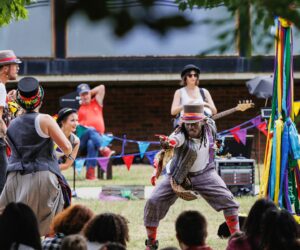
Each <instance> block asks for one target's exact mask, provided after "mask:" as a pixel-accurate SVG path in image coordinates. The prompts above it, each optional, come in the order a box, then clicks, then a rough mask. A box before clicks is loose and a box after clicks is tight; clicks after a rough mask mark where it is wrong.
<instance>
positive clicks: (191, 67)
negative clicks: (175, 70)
mask: <svg viewBox="0 0 300 250" xmlns="http://www.w3.org/2000/svg"><path fill="white" fill-rule="evenodd" d="M192 70H195V71H196V72H197V73H198V74H200V69H199V68H198V67H197V66H196V65H194V64H188V65H185V66H184V67H183V69H182V71H181V78H183V77H184V75H185V74H186V73H187V72H190V71H192Z"/></svg>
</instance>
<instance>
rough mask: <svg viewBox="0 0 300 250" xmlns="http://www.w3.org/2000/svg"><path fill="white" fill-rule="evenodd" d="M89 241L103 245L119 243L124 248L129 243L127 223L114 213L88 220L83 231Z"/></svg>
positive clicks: (123, 218)
mask: <svg viewBox="0 0 300 250" xmlns="http://www.w3.org/2000/svg"><path fill="white" fill-rule="evenodd" d="M83 233H84V236H85V237H86V238H87V239H88V240H89V241H96V242H99V243H105V242H107V241H111V242H119V243H121V244H122V245H124V246H126V242H128V241H129V229H128V221H127V219H126V218H125V217H123V216H122V215H119V214H114V213H103V214H99V215H97V216H95V217H94V218H93V219H92V220H90V221H89V222H88V223H87V225H86V226H85V228H84V230H83Z"/></svg>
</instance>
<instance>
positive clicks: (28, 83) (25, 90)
mask: <svg viewBox="0 0 300 250" xmlns="http://www.w3.org/2000/svg"><path fill="white" fill-rule="evenodd" d="M43 97H44V91H43V88H42V87H41V86H40V84H39V81H38V80H37V79H36V78H34V77H24V78H22V79H21V80H20V81H19V82H18V89H17V102H18V104H19V105H20V106H21V107H22V108H23V109H25V110H33V109H35V108H36V107H38V106H39V105H40V103H41V102H42V100H43Z"/></svg>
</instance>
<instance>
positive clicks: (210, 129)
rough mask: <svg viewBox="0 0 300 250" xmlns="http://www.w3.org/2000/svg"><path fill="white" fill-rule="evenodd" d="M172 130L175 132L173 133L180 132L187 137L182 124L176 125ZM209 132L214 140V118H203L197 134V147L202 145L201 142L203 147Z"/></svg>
mask: <svg viewBox="0 0 300 250" xmlns="http://www.w3.org/2000/svg"><path fill="white" fill-rule="evenodd" d="M174 132H175V134H178V133H180V132H182V133H183V134H184V136H185V139H188V138H189V134H188V132H187V130H186V128H185V126H183V124H181V125H180V126H178V127H177V128H176V130H175V131H174ZM210 133H211V134H212V136H213V138H214V140H215V139H216V135H217V128H216V125H215V122H214V120H212V119H210V118H206V119H205V120H203V123H202V125H201V128H200V136H199V140H200V146H199V148H200V147H201V146H202V143H203V144H204V147H206V144H207V135H208V134H210Z"/></svg>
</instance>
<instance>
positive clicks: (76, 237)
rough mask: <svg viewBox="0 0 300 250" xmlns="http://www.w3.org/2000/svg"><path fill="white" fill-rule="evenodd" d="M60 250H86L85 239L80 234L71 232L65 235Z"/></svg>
mask: <svg viewBox="0 0 300 250" xmlns="http://www.w3.org/2000/svg"><path fill="white" fill-rule="evenodd" d="M60 250H87V244H86V239H85V238H84V237H83V236H82V235H80V234H72V235H68V236H66V237H65V238H64V239H63V241H62V243H61V248H60Z"/></svg>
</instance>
